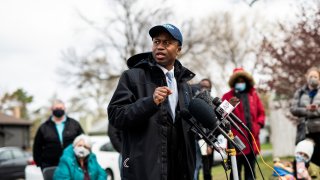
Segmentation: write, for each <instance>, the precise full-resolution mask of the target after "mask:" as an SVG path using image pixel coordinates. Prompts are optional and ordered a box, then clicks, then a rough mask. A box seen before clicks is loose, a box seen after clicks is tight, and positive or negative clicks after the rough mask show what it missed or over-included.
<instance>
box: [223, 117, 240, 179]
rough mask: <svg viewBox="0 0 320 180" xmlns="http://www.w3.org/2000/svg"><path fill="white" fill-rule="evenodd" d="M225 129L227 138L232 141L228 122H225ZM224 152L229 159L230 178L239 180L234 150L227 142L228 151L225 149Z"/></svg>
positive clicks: (232, 137)
mask: <svg viewBox="0 0 320 180" xmlns="http://www.w3.org/2000/svg"><path fill="white" fill-rule="evenodd" d="M224 125H225V129H226V131H227V133H228V136H229V137H230V139H232V140H233V139H234V136H233V133H232V131H231V124H230V122H228V121H225V124H224ZM226 152H227V154H228V157H230V159H231V172H232V177H233V180H239V175H238V166H237V158H236V154H237V152H236V148H235V146H234V145H233V144H232V143H231V142H230V141H228V149H226Z"/></svg>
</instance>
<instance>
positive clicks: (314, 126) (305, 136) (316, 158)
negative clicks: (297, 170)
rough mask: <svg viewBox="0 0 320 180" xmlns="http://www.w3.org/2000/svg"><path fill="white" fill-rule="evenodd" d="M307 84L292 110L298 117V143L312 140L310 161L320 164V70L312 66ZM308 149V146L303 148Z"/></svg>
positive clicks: (293, 102)
mask: <svg viewBox="0 0 320 180" xmlns="http://www.w3.org/2000/svg"><path fill="white" fill-rule="evenodd" d="M306 80H307V82H306V84H305V85H303V86H302V87H301V88H299V89H298V90H297V91H296V92H295V94H294V97H293V99H292V101H291V106H290V112H291V113H292V115H294V116H296V117H297V121H296V123H297V124H298V126H297V136H296V144H297V145H298V143H301V142H303V141H306V140H307V141H310V142H312V143H313V144H314V147H313V148H314V150H313V149H312V151H313V153H309V155H310V156H311V157H309V158H306V159H308V160H306V161H305V163H306V165H307V166H308V164H309V161H311V162H312V163H315V164H316V165H318V166H320V71H319V69H318V68H316V67H311V68H310V69H309V70H308V71H307V73H306ZM302 149H306V148H302Z"/></svg>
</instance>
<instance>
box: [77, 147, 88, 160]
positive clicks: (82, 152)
mask: <svg viewBox="0 0 320 180" xmlns="http://www.w3.org/2000/svg"><path fill="white" fill-rule="evenodd" d="M73 151H74V153H75V154H76V156H77V157H78V158H85V157H87V156H88V155H89V154H90V151H89V150H88V149H87V148H85V147H83V146H76V147H74V148H73Z"/></svg>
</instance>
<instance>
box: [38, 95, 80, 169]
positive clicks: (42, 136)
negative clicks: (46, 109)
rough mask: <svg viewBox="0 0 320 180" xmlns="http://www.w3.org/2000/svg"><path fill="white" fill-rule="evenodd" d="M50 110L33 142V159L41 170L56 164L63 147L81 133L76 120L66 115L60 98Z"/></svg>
mask: <svg viewBox="0 0 320 180" xmlns="http://www.w3.org/2000/svg"><path fill="white" fill-rule="evenodd" d="M51 110H52V115H51V116H50V117H49V118H48V120H46V121H45V122H44V123H43V124H41V126H40V127H39V129H38V130H37V133H36V136H35V139H34V144H33V159H34V161H35V162H36V164H37V166H40V167H41V169H42V170H43V169H44V168H46V167H51V166H57V165H58V163H59V158H60V157H61V155H62V152H63V149H64V148H66V147H67V146H68V145H70V144H71V143H72V142H73V140H74V138H76V137H77V136H78V135H80V134H82V133H83V130H82V128H81V126H80V124H79V123H78V121H76V120H74V119H72V118H70V117H68V116H67V115H66V112H65V111H66V107H65V104H64V103H63V102H62V101H61V100H54V101H53V103H52V107H51Z"/></svg>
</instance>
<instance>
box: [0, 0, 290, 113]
mask: <svg viewBox="0 0 320 180" xmlns="http://www.w3.org/2000/svg"><path fill="white" fill-rule="evenodd" d="M148 2H153V1H148ZM234 2H242V3H236V4H232V3H234ZM243 2H244V1H241V0H238V1H237V0H177V1H169V3H171V5H172V7H173V9H176V12H177V13H178V14H180V15H181V16H183V18H197V17H201V16H205V15H206V13H208V12H210V11H212V10H219V9H226V8H232V9H233V10H235V11H243V10H244V11H247V10H248V9H246V8H248V7H246V8H241V7H244V6H246V4H245V3H243ZM270 2H276V1H272V0H270ZM286 2H287V1H284V0H283V1H281V2H277V3H274V4H271V3H270V4H271V5H270V6H268V7H264V8H261V9H264V10H266V11H267V10H268V14H269V15H270V18H274V16H285V15H286V14H287V13H285V12H287V9H288V7H287V5H288V3H286ZM260 3H261V4H260ZM231 4H232V5H231ZM259 4H260V5H259ZM262 4H263V2H262V0H261V2H259V1H258V2H257V3H256V4H255V6H261V5H262ZM107 7H108V4H107V2H106V0H1V1H0V24H1V28H0V96H2V95H3V93H4V92H12V91H14V90H16V89H17V88H23V89H25V90H26V91H27V92H28V93H29V94H30V95H33V96H34V104H33V107H35V108H36V107H39V106H42V105H47V103H48V99H49V98H50V97H52V96H53V94H57V95H58V97H59V98H61V99H63V100H67V99H68V97H69V96H70V95H71V94H74V93H75V92H73V91H71V90H70V89H68V88H67V87H65V86H64V85H63V84H61V76H58V74H57V67H58V66H60V65H61V51H63V50H66V49H67V48H69V47H76V48H77V49H86V48H87V49H88V48H90V46H91V45H93V43H94V40H95V38H96V37H97V34H96V32H95V31H94V30H92V29H90V27H88V25H86V24H85V23H84V22H83V21H82V20H81V19H80V18H79V16H78V15H77V13H76V12H77V10H79V11H81V12H82V13H83V14H84V15H85V16H87V17H89V18H91V19H94V20H96V21H101V22H102V21H103V17H104V16H106V15H107V14H108V8H107ZM237 7H238V8H237ZM286 7H287V8H286ZM185 12H187V13H185ZM270 13H271V14H270ZM194 14H196V15H194Z"/></svg>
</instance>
